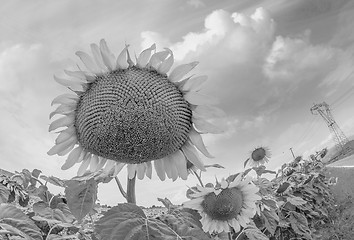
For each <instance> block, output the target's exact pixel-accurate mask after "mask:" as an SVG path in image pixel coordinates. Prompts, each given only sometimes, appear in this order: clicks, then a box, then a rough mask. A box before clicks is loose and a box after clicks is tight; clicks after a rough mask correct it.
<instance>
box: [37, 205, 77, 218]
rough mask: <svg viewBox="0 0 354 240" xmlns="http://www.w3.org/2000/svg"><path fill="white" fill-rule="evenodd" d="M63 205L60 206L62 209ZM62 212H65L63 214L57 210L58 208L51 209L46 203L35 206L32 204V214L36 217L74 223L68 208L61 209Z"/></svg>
mask: <svg viewBox="0 0 354 240" xmlns="http://www.w3.org/2000/svg"><path fill="white" fill-rule="evenodd" d="M62 204H63V205H66V204H65V203H62ZM63 205H61V206H62V207H63ZM63 209H64V211H66V212H65V213H64V212H63V211H62V210H61V209H59V208H55V209H52V208H50V207H49V206H48V204H47V203H45V202H42V201H41V202H36V203H35V204H33V212H35V213H36V215H38V216H41V217H43V218H46V219H49V220H56V221H60V222H63V223H71V222H73V221H74V219H75V218H74V216H73V215H72V214H71V213H70V211H69V212H68V210H69V209H68V207H67V206H66V207H63Z"/></svg>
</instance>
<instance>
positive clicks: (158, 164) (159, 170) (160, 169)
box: [154, 159, 166, 181]
mask: <svg viewBox="0 0 354 240" xmlns="http://www.w3.org/2000/svg"><path fill="white" fill-rule="evenodd" d="M163 163H164V159H157V160H155V161H154V167H155V171H156V174H157V176H158V177H159V178H160V180H161V181H165V179H166V175H165V170H164V168H165V167H164V165H163Z"/></svg>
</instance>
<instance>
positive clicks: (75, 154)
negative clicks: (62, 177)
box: [61, 146, 83, 170]
mask: <svg viewBox="0 0 354 240" xmlns="http://www.w3.org/2000/svg"><path fill="white" fill-rule="evenodd" d="M82 151H83V148H82V147H81V146H78V147H76V148H75V149H74V150H72V151H71V152H70V154H69V156H68V158H67V159H66V161H65V163H64V165H63V166H62V167H61V170H67V169H69V168H71V167H72V166H74V165H75V163H77V162H78V159H79V158H80V155H81V153H82Z"/></svg>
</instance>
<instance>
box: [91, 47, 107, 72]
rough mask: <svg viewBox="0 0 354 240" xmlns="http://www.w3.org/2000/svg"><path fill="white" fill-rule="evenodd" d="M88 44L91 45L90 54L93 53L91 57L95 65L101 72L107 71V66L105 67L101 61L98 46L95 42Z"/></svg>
mask: <svg viewBox="0 0 354 240" xmlns="http://www.w3.org/2000/svg"><path fill="white" fill-rule="evenodd" d="M90 46H91V52H92V55H93V59H94V60H95V62H96V65H97V66H98V67H99V68H101V70H102V71H103V72H106V71H107V67H106V65H105V64H104V62H103V59H102V55H101V51H100V48H99V47H98V45H97V44H95V43H92V44H91V45H90Z"/></svg>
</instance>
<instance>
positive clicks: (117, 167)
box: [112, 163, 125, 177]
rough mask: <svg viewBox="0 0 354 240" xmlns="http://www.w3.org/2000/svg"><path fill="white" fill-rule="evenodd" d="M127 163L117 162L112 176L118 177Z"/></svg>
mask: <svg viewBox="0 0 354 240" xmlns="http://www.w3.org/2000/svg"><path fill="white" fill-rule="evenodd" d="M124 166H125V163H116V165H115V167H114V172H113V175H112V177H116V176H117V175H118V174H119V173H120V171H122V169H123V167H124Z"/></svg>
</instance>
